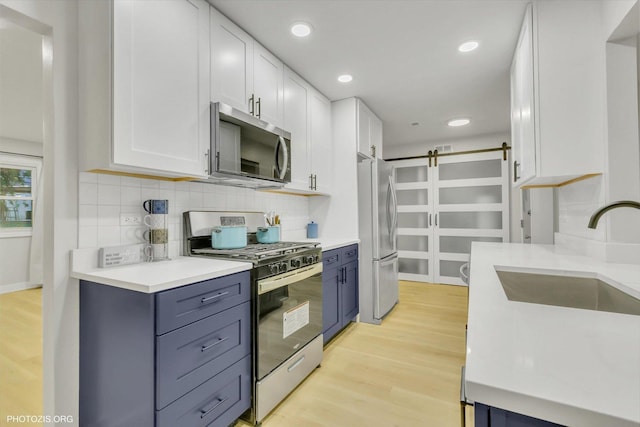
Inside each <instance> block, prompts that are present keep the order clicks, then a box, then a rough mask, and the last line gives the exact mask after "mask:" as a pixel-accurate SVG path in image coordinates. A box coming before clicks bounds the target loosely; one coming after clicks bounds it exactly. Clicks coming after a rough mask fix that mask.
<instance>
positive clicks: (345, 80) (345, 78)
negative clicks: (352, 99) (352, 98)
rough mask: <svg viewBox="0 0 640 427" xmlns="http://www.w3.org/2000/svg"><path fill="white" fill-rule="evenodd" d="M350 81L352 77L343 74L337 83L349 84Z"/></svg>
mask: <svg viewBox="0 0 640 427" xmlns="http://www.w3.org/2000/svg"><path fill="white" fill-rule="evenodd" d="M351 80H353V76H352V75H351V74H343V75H341V76H338V81H339V82H340V83H349V82H350V81H351Z"/></svg>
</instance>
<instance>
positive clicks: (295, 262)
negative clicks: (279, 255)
mask: <svg viewBox="0 0 640 427" xmlns="http://www.w3.org/2000/svg"><path fill="white" fill-rule="evenodd" d="M300 264H301V261H300V259H299V258H295V259H292V260H291V267H293V268H298V267H300Z"/></svg>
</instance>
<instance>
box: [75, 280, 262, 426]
mask: <svg viewBox="0 0 640 427" xmlns="http://www.w3.org/2000/svg"><path fill="white" fill-rule="evenodd" d="M249 283H250V282H249V272H242V273H237V274H233V275H230V276H225V277H221V278H219V279H213V280H207V281H205V282H199V283H195V284H191V285H186V286H182V287H180V288H176V289H172V290H168V291H164V292H159V293H156V294H146V293H142V292H136V291H130V290H126V289H121V288H116V287H113V286H108V285H102V284H99V283H91V282H86V281H81V283H80V397H79V399H80V413H79V418H80V421H79V423H80V425H82V426H83V427H93V426H96V427H97V426H100V427H111V426H113V427H115V426H136V427H147V426H148V427H155V426H174V427H175V426H185V427H186V426H224V427H226V426H228V425H229V424H231V423H232V422H233V421H234V420H235V419H237V418H238V417H240V415H242V413H244V412H245V411H246V410H247V409H249V407H250V406H251V342H250V339H251V326H250V321H251V310H250V296H249V289H250V288H249V286H250V285H249ZM181 313H186V314H185V315H181ZM174 319H175V320H174ZM185 319H187V320H185Z"/></svg>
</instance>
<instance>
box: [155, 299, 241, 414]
mask: <svg viewBox="0 0 640 427" xmlns="http://www.w3.org/2000/svg"><path fill="white" fill-rule="evenodd" d="M250 319H251V305H250V303H249V302H245V303H243V304H241V305H239V306H237V307H233V308H230V309H228V310H225V311H223V312H221V313H218V314H216V315H213V316H210V317H207V318H205V319H202V320H200V321H198V322H195V323H192V324H190V325H188V326H185V327H184V328H180V329H178V330H176V331H173V332H170V333H168V334H165V335H162V336H160V337H157V340H156V409H162V408H164V407H165V406H167V405H168V404H169V403H171V402H173V401H174V400H176V399H178V398H179V397H180V396H182V395H184V394H186V393H187V392H189V391H190V390H192V389H194V388H195V387H197V386H199V385H200V384H202V383H204V382H205V381H207V380H208V379H209V378H211V377H213V376H214V375H216V374H218V373H219V372H220V371H222V370H223V369H225V368H227V367H228V366H230V365H231V364H233V363H234V362H236V361H238V360H240V359H241V358H243V357H244V356H246V355H247V354H249V353H250V351H251V344H250V336H251V335H250V334H251V325H250Z"/></svg>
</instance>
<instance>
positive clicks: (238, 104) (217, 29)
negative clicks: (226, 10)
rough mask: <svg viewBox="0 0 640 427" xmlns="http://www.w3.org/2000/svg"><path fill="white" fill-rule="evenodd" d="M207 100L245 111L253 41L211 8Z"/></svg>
mask: <svg viewBox="0 0 640 427" xmlns="http://www.w3.org/2000/svg"><path fill="white" fill-rule="evenodd" d="M210 14H211V99H212V100H214V101H221V102H224V103H225V104H229V105H231V106H232V107H235V108H237V109H239V110H242V111H245V112H249V98H251V95H252V91H253V39H252V38H251V36H250V35H249V34H247V33H245V32H244V31H242V29H240V28H239V27H238V26H237V25H235V24H234V23H233V22H231V21H229V20H228V19H227V18H226V17H225V16H224V15H222V14H220V13H219V12H218V11H216V10H215V9H214V8H211V11H210Z"/></svg>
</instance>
